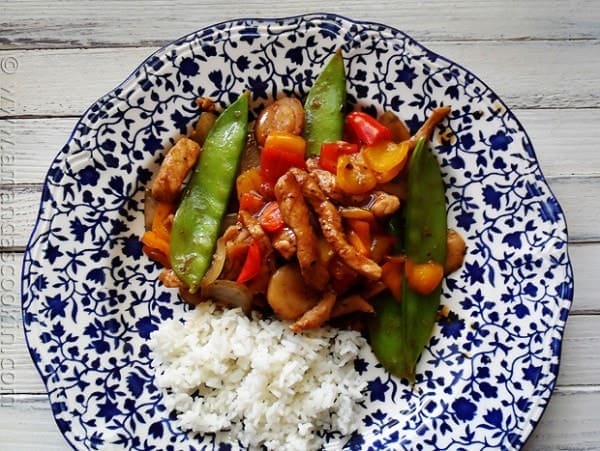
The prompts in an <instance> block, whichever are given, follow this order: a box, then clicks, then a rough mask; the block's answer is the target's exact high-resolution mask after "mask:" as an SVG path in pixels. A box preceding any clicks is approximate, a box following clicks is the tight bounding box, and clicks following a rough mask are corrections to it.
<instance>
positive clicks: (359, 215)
mask: <svg viewBox="0 0 600 451" xmlns="http://www.w3.org/2000/svg"><path fill="white" fill-rule="evenodd" d="M339 211H340V215H341V216H342V218H346V219H360V220H362V221H367V222H371V223H372V222H375V217H374V216H373V213H371V212H370V211H369V210H365V209H364V208H360V207H341V208H340V209H339Z"/></svg>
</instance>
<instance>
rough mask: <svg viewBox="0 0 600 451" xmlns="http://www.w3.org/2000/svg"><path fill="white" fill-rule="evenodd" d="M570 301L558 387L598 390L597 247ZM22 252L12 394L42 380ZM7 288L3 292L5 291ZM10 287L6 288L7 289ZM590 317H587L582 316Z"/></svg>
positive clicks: (7, 314)
mask: <svg viewBox="0 0 600 451" xmlns="http://www.w3.org/2000/svg"><path fill="white" fill-rule="evenodd" d="M570 254H571V260H572V262H573V266H574V270H575V276H576V277H575V281H576V288H575V298H574V301H573V306H572V309H571V317H570V318H569V320H568V322H567V328H566V331H565V338H564V342H563V348H562V357H561V366H560V374H559V380H558V383H559V385H562V386H573V385H586V386H590V385H598V386H600V359H590V356H591V355H595V353H596V351H597V350H598V349H600V314H598V313H599V310H600V308H599V305H598V301H597V298H596V297H595V296H593V293H595V290H594V286H595V285H592V284H595V283H596V282H595V281H596V279H597V274H596V271H597V268H598V258H599V256H600V243H594V244H586V245H573V246H571V247H570ZM21 265H22V254H20V253H2V254H0V274H1V277H0V281H1V282H2V283H1V284H0V286H2V287H3V291H1V292H0V299H1V300H2V302H1V306H0V332H2V333H1V334H0V361H2V362H4V363H3V365H4V367H6V368H8V369H10V372H11V374H12V376H11V380H12V383H11V384H10V386H9V387H8V388H10V389H11V390H12V392H14V393H43V392H44V387H43V384H42V381H41V379H40V377H39V375H38V373H37V370H36V369H35V367H34V365H33V362H32V361H31V358H30V356H29V352H28V351H27V347H26V344H25V338H24V334H23V325H22V318H21V314H20V290H19V282H18V281H19V278H20V277H19V276H20V274H21ZM4 288H6V289H4ZM8 288H10V289H8ZM591 312H593V313H595V314H591V315H590V314H586V313H591Z"/></svg>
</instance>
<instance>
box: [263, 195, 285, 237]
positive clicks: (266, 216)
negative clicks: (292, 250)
mask: <svg viewBox="0 0 600 451" xmlns="http://www.w3.org/2000/svg"><path fill="white" fill-rule="evenodd" d="M258 222H259V224H260V225H261V227H262V228H263V229H265V230H266V231H267V232H278V231H279V230H281V229H283V228H284V227H285V222H283V219H281V210H279V204H278V203H277V202H275V201H271V202H269V203H268V204H267V205H265V208H263V209H262V211H261V212H260V215H259V217H258Z"/></svg>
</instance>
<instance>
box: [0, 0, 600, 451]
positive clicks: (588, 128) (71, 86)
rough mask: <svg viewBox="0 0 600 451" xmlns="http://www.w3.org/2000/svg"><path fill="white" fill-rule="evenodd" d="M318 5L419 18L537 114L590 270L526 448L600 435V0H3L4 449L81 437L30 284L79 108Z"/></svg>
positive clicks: (577, 266)
mask: <svg viewBox="0 0 600 451" xmlns="http://www.w3.org/2000/svg"><path fill="white" fill-rule="evenodd" d="M242 5H243V9H240V7H241V6H242ZM316 11H327V12H334V13H339V14H342V15H345V16H348V17H350V18H356V19H365V20H372V21H377V22H384V23H387V24H389V25H392V26H395V27H397V28H399V29H401V30H403V31H405V32H407V33H408V34H409V35H411V36H412V37H414V38H415V39H417V40H419V41H420V42H422V43H423V44H425V45H426V46H428V47H429V48H431V49H432V50H434V51H437V52H438V53H441V54H442V55H445V56H447V57H449V58H451V59H453V60H455V61H457V62H459V63H461V64H462V65H464V66H465V67H467V68H468V69H470V70H472V71H473V72H474V73H475V74H477V75H479V76H480V77H481V78H482V79H483V80H484V81H486V82H487V83H488V84H489V85H490V86H491V87H492V88H493V89H494V90H495V91H496V92H497V93H498V94H499V95H500V97H502V98H503V99H504V100H505V101H506V103H507V104H508V105H509V106H510V107H511V108H513V111H514V112H515V114H516V115H517V117H518V118H519V119H520V120H521V121H522V122H523V124H524V126H525V128H526V130H527V131H528V132H529V135H530V137H531V140H532V141H533V144H534V147H535V149H536V152H537V156H538V158H539V160H540V164H541V166H542V169H543V171H544V173H545V175H546V177H547V178H548V180H549V182H550V185H551V187H552V189H553V190H554V192H555V194H556V195H557V197H558V199H559V201H560V203H561V204H562V206H563V208H564V210H565V212H566V216H567V220H568V225H569V232H570V247H569V251H570V254H571V258H572V262H573V265H574V270H575V278H576V285H575V299H574V302H573V308H572V310H571V316H570V319H569V321H568V326H567V330H566V335H565V341H564V346H563V354H562V364H561V368H560V376H559V379H558V384H557V387H556V390H555V393H554V396H553V398H552V401H551V402H550V405H549V407H548V408H547V410H546V412H545V414H544V417H543V419H542V421H541V423H540V425H539V426H538V427H537V428H536V429H535V431H534V433H533V435H532V436H531V438H530V440H529V441H528V443H527V445H526V446H525V449H526V450H549V449H561V450H562V449H573V450H575V449H577V450H583V449H586V450H587V449H600V358H598V351H599V350H600V332H599V330H600V300H599V297H598V292H599V290H598V285H596V284H597V283H598V273H599V272H600V226H599V223H600V2H598V1H597V0H539V1H529V2H523V1H519V0H491V1H488V2H480V1H468V0H456V1H453V2H444V1H442V0H439V1H437V0H436V1H430V2H421V1H416V0H408V1H404V2H395V1H393V0H380V1H379V2H373V1H371V0H358V1H345V2H336V1H334V0H305V1H304V2H302V3H299V2H294V1H291V0H279V1H277V2H274V3H273V4H271V2H269V1H267V0H250V1H246V2H239V1H236V2H234V1H228V0H220V1H215V2H210V1H206V0H194V1H189V2H188V1H180V2H170V1H148V2H142V1H135V2H120V1H116V0H115V1H104V2H93V1H61V2H47V1H14V0H1V1H0V144H1V147H0V149H1V155H0V156H1V168H0V171H1V172H0V202H1V205H0V206H1V210H0V236H1V239H0V450H59V449H66V448H67V444H66V442H65V441H64V440H63V438H62V436H61V435H60V433H59V432H58V429H57V428H56V426H55V424H54V421H53V418H52V414H51V411H50V407H49V404H48V402H47V398H46V395H45V393H44V387H43V385H42V382H41V380H40V378H39V376H38V374H37V372H36V370H35V368H34V366H33V364H32V362H31V360H30V357H29V354H28V352H27V350H26V346H25V342H24V337H23V327H22V323H21V313H20V310H21V307H20V292H19V291H20V290H19V285H20V267H21V258H22V252H23V249H24V247H25V245H26V242H27V238H28V235H29V233H30V231H31V228H32V227H33V223H34V218H35V215H36V213H37V207H38V203H39V197H40V190H41V184H42V181H43V178H44V176H45V172H46V170H47V168H48V166H49V164H50V162H51V160H52V158H53V157H54V155H55V154H56V153H57V152H58V150H59V149H60V147H61V146H62V145H63V144H64V142H65V141H66V139H67V138H68V136H69V134H70V132H71V129H72V128H73V126H74V124H75V122H76V121H77V118H78V116H79V115H80V114H81V113H82V112H83V111H84V110H85V109H86V108H87V107H88V106H89V105H90V104H91V103H92V102H93V101H95V100H96V99H97V98H98V97H100V96H101V95H103V94H104V93H106V92H108V91H109V90H111V89H112V88H113V87H114V86H116V85H117V83H118V82H120V81H121V80H123V79H124V78H125V77H126V76H127V75H128V74H129V72H130V71H132V70H133V69H134V68H135V67H136V66H137V65H138V64H139V63H140V62H141V61H142V60H143V59H144V58H145V57H146V56H148V55H149V54H150V53H151V52H153V51H154V50H155V49H156V48H157V47H159V46H161V45H163V44H165V43H166V42H168V41H170V40H173V39H175V38H177V37H179V36H181V35H183V34H186V33H188V32H191V31H194V30H196V29H198V28H201V27H203V26H205V25H209V24H211V23H215V22H220V21H222V20H226V19H230V18H234V17H244V16H245V17H281V16H288V15H294V14H301V13H306V12H316Z"/></svg>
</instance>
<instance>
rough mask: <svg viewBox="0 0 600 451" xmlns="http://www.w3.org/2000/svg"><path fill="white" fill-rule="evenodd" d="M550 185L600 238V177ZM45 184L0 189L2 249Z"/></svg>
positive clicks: (24, 237) (574, 217) (26, 221)
mask: <svg viewBox="0 0 600 451" xmlns="http://www.w3.org/2000/svg"><path fill="white" fill-rule="evenodd" d="M549 184H550V187H551V189H552V190H553V192H554V194H555V197H556V198H557V199H558V201H559V202H560V204H561V205H562V207H563V210H564V212H565V215H566V218H567V221H568V222H567V223H568V227H569V240H570V241H571V242H586V241H595V240H599V239H600V229H599V228H598V224H599V223H600V177H588V176H582V177H556V178H550V179H549ZM41 189H42V187H41V185H17V186H6V185H5V186H0V196H1V197H2V199H3V204H4V206H3V209H4V214H3V215H2V216H0V229H1V230H3V231H4V233H5V234H6V236H5V237H4V239H3V243H0V250H2V249H4V250H6V249H9V250H14V249H23V248H24V246H25V245H26V243H27V241H28V239H29V235H30V234H31V231H32V229H33V226H34V224H35V220H36V218H37V213H38V209H39V204H40V198H41Z"/></svg>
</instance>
